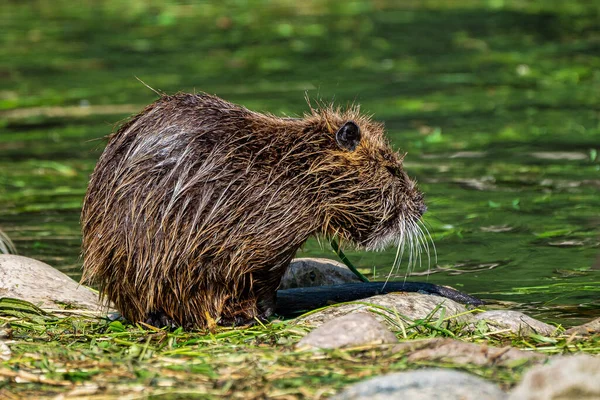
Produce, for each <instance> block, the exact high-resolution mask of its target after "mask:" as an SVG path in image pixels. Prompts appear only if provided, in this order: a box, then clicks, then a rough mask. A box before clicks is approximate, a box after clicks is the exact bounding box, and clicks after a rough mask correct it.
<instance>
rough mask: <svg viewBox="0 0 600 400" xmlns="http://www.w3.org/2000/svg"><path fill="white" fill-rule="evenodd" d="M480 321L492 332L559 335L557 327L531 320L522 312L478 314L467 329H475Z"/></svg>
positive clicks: (486, 312)
mask: <svg viewBox="0 0 600 400" xmlns="http://www.w3.org/2000/svg"><path fill="white" fill-rule="evenodd" d="M479 321H484V322H485V323H486V324H487V325H488V327H489V328H490V329H491V330H495V331H496V330H500V331H507V330H508V331H509V332H510V333H513V334H516V335H520V336H529V335H531V334H534V333H537V334H540V335H544V336H550V335H554V334H556V333H557V329H556V327H554V326H552V325H549V324H546V323H545V322H541V321H538V320H537V319H534V318H531V317H529V316H527V315H525V314H523V313H522V312H520V311H511V310H492V311H485V312H482V313H481V314H477V315H476V316H475V319H474V321H473V324H472V325H471V326H469V327H468V328H467V329H469V330H473V329H475V325H476V324H477V323H478V322H479Z"/></svg>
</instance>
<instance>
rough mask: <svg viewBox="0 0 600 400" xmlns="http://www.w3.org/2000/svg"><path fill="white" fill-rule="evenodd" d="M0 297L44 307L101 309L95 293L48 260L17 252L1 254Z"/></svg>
mask: <svg viewBox="0 0 600 400" xmlns="http://www.w3.org/2000/svg"><path fill="white" fill-rule="evenodd" d="M0 297H12V298H16V299H21V300H25V301H28V302H30V303H33V304H35V305H36V306H38V307H40V308H43V309H62V308H64V306H65V305H67V306H69V307H71V308H76V309H79V310H91V311H97V310H99V309H100V307H99V303H98V295H97V294H96V293H94V292H93V291H91V290H90V289H88V288H86V287H85V286H81V285H79V283H77V282H75V281H74V280H73V279H71V278H69V277H68V276H67V275H65V274H63V273H62V272H60V271H58V270H56V269H54V268H52V267H51V266H49V265H48V264H44V263H43V262H41V261H37V260H34V259H31V258H27V257H22V256H16V255H8V254H4V255H0Z"/></svg>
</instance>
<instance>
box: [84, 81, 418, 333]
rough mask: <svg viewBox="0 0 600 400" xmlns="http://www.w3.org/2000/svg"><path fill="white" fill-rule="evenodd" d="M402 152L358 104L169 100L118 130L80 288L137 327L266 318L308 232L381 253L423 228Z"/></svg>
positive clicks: (103, 162) (93, 188)
mask: <svg viewBox="0 0 600 400" xmlns="http://www.w3.org/2000/svg"><path fill="white" fill-rule="evenodd" d="M309 106H310V103H309ZM402 158H403V157H402V156H400V155H399V154H398V153H396V152H394V151H392V149H391V147H390V145H389V143H388V141H387V140H386V138H385V137H384V129H383V125H382V124H380V123H377V122H374V121H372V120H371V118H370V117H368V116H365V115H363V114H360V112H359V107H358V106H351V107H349V108H348V109H345V110H342V109H340V108H333V106H327V107H319V108H317V109H315V108H313V107H312V106H310V112H309V113H307V114H305V115H304V116H303V118H278V117H276V116H273V115H267V114H261V113H258V112H253V111H250V110H248V109H246V108H244V107H241V106H238V105H235V104H232V103H229V102H227V101H225V100H222V99H220V98H218V97H215V96H212V95H208V94H204V93H201V94H176V95H161V98H160V99H158V100H157V101H156V102H154V103H153V104H151V105H149V106H147V107H146V108H145V109H144V110H143V111H142V112H141V113H140V114H138V115H137V116H134V117H132V118H131V119H130V120H129V121H128V122H126V123H125V124H124V125H123V126H121V127H120V128H119V129H118V130H117V131H116V132H115V133H113V134H112V135H110V136H109V138H108V144H107V146H106V149H105V150H104V153H103V154H102V155H101V157H100V159H99V161H98V163H97V165H96V168H95V169H94V172H93V174H92V175H91V178H90V183H89V187H88V190H87V193H86V196H85V200H84V203H83V211H82V217H81V224H82V231H83V259H84V261H83V278H82V281H83V282H85V283H92V284H97V285H98V286H99V289H100V292H101V294H102V295H103V298H105V299H107V300H109V301H111V302H112V303H113V304H114V305H115V307H116V308H117V309H118V310H119V311H120V312H121V313H122V315H123V316H124V317H125V318H127V319H128V320H130V321H132V322H137V321H146V322H147V323H150V324H153V325H158V326H164V325H171V326H175V325H176V326H184V327H186V328H206V327H210V326H213V325H214V324H216V323H218V324H223V325H231V324H243V323H247V322H250V321H253V320H255V319H256V318H260V319H265V318H267V317H268V316H270V315H271V314H272V313H273V310H274V306H275V296H276V290H277V287H278V285H279V281H280V279H281V277H282V275H283V274H284V272H285V270H286V268H287V266H288V265H289V263H290V261H291V260H292V257H293V256H294V254H295V253H296V250H298V248H299V247H300V246H302V244H303V243H304V242H305V241H306V240H307V239H308V238H309V237H310V236H313V235H324V236H326V237H333V236H335V237H338V238H339V239H340V240H342V241H344V242H350V243H352V244H354V245H355V246H357V247H359V248H363V249H367V250H375V249H383V248H384V247H386V246H387V245H388V244H391V243H393V242H394V243H399V242H400V241H401V239H402V240H404V239H405V237H406V236H407V235H408V237H409V238H411V237H412V235H413V234H414V233H415V232H416V231H417V230H418V228H417V225H416V224H417V222H418V221H419V220H420V217H421V216H422V214H423V213H424V212H425V210H426V207H425V204H424V202H423V195H422V193H421V192H420V191H419V190H417V188H416V185H415V183H414V181H412V180H411V179H409V177H408V175H407V174H406V173H405V172H404V170H403V168H402ZM417 246H420V244H419V242H418V241H417ZM411 247H412V240H411Z"/></svg>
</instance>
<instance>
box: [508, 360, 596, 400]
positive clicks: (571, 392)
mask: <svg viewBox="0 0 600 400" xmlns="http://www.w3.org/2000/svg"><path fill="white" fill-rule="evenodd" d="M509 399H510V400H572V399H577V400H592V399H600V358H599V357H594V356H590V355H587V354H579V355H574V356H556V357H553V358H552V359H551V360H550V362H549V363H548V364H547V365H541V366H537V367H534V368H532V369H530V370H529V371H527V372H526V373H525V375H524V376H523V380H522V381H521V383H520V384H519V385H518V386H517V387H516V388H515V389H514V390H513V391H512V392H511V394H510V398H509Z"/></svg>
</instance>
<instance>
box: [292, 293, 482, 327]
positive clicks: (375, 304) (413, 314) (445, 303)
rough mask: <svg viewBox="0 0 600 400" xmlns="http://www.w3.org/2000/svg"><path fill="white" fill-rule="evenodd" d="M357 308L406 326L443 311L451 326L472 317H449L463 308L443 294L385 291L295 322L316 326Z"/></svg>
mask: <svg viewBox="0 0 600 400" xmlns="http://www.w3.org/2000/svg"><path fill="white" fill-rule="evenodd" d="M439 305H441V307H440V308H439V309H437V311H436V312H435V313H433V310H436V308H437V307H438V306H439ZM381 307H384V308H381ZM359 310H363V311H369V310H375V311H377V314H376V315H375V317H376V318H377V319H378V320H380V321H382V322H385V323H387V324H392V325H394V324H396V323H402V324H404V325H406V324H410V323H412V321H414V320H416V319H425V318H429V319H430V320H431V321H437V319H438V318H439V317H440V316H441V313H442V312H443V313H444V318H447V321H446V322H445V324H443V325H452V324H453V323H457V322H460V323H465V322H469V321H471V319H472V318H473V316H472V315H471V314H465V315H461V316H459V317H455V318H451V317H452V316H455V315H457V314H461V313H464V312H466V311H467V309H466V308H465V306H463V305H462V304H459V303H457V302H455V301H453V300H450V299H446V298H444V297H439V296H434V295H429V294H420V293H389V294H385V295H379V296H373V297H368V298H366V299H362V300H360V301H358V302H352V303H347V304H342V305H335V306H332V307H327V308H325V309H323V310H321V311H318V312H315V313H312V314H309V315H307V316H306V317H301V318H298V319H297V321H298V323H304V324H308V325H311V326H319V325H321V324H324V323H325V322H327V321H330V320H332V319H334V318H337V317H339V316H342V315H346V314H350V313H353V312H356V311H359ZM384 315H386V316H387V318H386V317H384ZM394 328H395V329H398V326H394Z"/></svg>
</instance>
